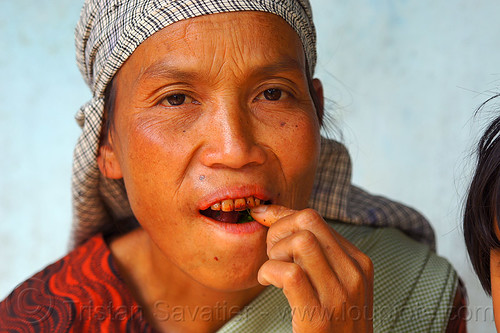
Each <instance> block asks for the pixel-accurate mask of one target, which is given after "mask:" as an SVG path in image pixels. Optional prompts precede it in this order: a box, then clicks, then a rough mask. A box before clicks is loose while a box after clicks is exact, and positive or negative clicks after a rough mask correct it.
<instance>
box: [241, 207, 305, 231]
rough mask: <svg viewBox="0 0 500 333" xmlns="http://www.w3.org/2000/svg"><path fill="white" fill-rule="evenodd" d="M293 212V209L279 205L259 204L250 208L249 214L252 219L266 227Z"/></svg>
mask: <svg viewBox="0 0 500 333" xmlns="http://www.w3.org/2000/svg"><path fill="white" fill-rule="evenodd" d="M293 213H295V210H293V209H290V208H287V207H284V206H280V205H259V206H256V207H254V208H252V209H250V215H252V217H253V218H254V220H255V221H257V222H259V223H260V224H262V225H265V226H266V227H270V226H271V224H273V223H274V222H276V221H278V220H279V219H282V218H284V217H285V216H288V215H292V214H293Z"/></svg>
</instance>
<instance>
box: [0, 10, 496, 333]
mask: <svg viewBox="0 0 500 333" xmlns="http://www.w3.org/2000/svg"><path fill="white" fill-rule="evenodd" d="M312 2H313V7H314V14H315V18H316V25H317V29H318V36H319V55H320V57H319V64H318V71H317V76H318V77H319V78H321V79H322V80H323V82H324V85H325V90H326V95H327V96H328V97H329V98H330V99H331V100H332V101H334V102H335V103H336V104H335V105H333V103H332V111H333V112H332V114H333V117H334V118H335V122H336V126H337V127H338V128H340V129H341V131H342V133H343V141H344V142H345V143H346V144H347V145H348V147H349V149H350V151H351V154H352V158H353V162H354V180H355V182H356V183H357V184H358V185H360V186H362V187H364V188H366V189H368V190H370V191H372V192H375V193H380V194H384V195H386V196H389V197H391V198H394V199H397V200H399V201H402V202H405V203H407V204H409V205H411V206H413V207H415V208H417V209H419V210H420V211H421V212H423V213H424V214H425V215H426V216H427V217H428V218H429V220H430V221H431V222H432V224H433V226H434V229H435V231H436V236H437V240H438V252H439V253H440V254H441V255H443V256H445V257H446V258H448V259H449V260H450V261H451V262H452V263H453V264H454V266H455V267H456V268H457V269H458V271H459V273H460V275H461V276H462V277H463V279H464V280H465V282H466V285H467V288H468V294H469V300H470V311H469V318H470V322H469V329H470V331H472V332H494V325H493V321H492V318H493V314H492V309H491V300H490V299H489V298H487V297H486V296H485V294H484V292H483V291H482V289H481V288H480V286H479V282H478V281H477V279H476V278H475V276H474V274H473V273H472V270H471V267H470V263H469V260H468V259H467V257H466V254H465V247H464V244H463V241H462V236H461V227H460V209H461V201H462V198H463V195H464V192H465V187H466V186H467V183H468V180H469V173H470V167H471V163H470V159H469V158H468V154H469V152H470V151H471V149H472V145H473V142H474V140H475V139H477V136H478V135H479V133H480V128H481V126H482V124H483V123H482V122H481V121H478V120H477V119H473V111H474V109H475V108H476V107H477V106H478V105H479V104H480V103H481V102H482V101H484V100H485V99H486V98H487V97H489V96H490V95H491V94H492V92H494V91H500V87H499V82H500V81H499V79H500V65H499V63H500V60H499V59H500V57H499V55H500V47H499V45H500V44H499V43H498V41H499V37H500V20H498V13H500V2H498V1H493V0H489V1H485V0H476V1H470V0H456V1H444V0H438V1H431V0H401V1H389V0H379V1H375V0H312ZM80 5H81V4H80V3H79V1H75V0H44V1H34V0H31V1H29V0H22V1H20V0H0V73H1V78H2V79H1V80H0V144H1V148H0V153H1V158H0V175H1V176H0V221H1V222H0V263H1V264H0V298H3V297H4V296H6V295H7V293H8V292H9V291H10V290H11V289H12V288H13V287H14V286H15V285H16V284H17V283H19V282H21V281H22V280H23V279H25V278H27V277H28V276H29V275H31V274H33V273H34V272H36V271H37V270H39V269H41V268H42V267H43V266H45V265H46V264H48V263H50V262H52V261H54V260H55V259H56V258H57V257H59V256H62V255H63V254H64V253H65V252H66V250H67V247H66V246H67V240H68V235H69V227H70V220H71V208H70V205H71V204H70V177H71V157H72V149H73V145H74V143H75V140H76V137H77V135H78V127H77V126H76V124H75V122H74V120H73V116H74V114H75V112H76V110H77V109H78V107H79V106H80V105H81V104H82V103H83V102H85V101H86V100H87V99H88V97H89V92H88V91H87V88H86V87H85V86H84V84H83V81H82V79H81V78H80V76H79V73H78V71H77V68H76V65H75V62H74V51H73V28H74V24H75V22H76V20H77V18H78V15H79V10H80ZM479 119H483V120H484V117H483V118H479Z"/></svg>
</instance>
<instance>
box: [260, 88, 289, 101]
mask: <svg viewBox="0 0 500 333" xmlns="http://www.w3.org/2000/svg"><path fill="white" fill-rule="evenodd" d="M286 94H287V93H286V92H285V91H283V90H281V89H278V88H270V89H266V90H264V91H263V92H261V93H260V95H259V96H257V98H256V100H263V99H265V100H268V101H279V100H281V99H283V98H284V97H286Z"/></svg>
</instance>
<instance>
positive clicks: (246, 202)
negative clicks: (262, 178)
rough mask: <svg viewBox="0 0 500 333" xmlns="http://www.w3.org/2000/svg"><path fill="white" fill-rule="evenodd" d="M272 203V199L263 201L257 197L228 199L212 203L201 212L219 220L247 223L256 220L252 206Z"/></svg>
mask: <svg viewBox="0 0 500 333" xmlns="http://www.w3.org/2000/svg"><path fill="white" fill-rule="evenodd" d="M270 203H271V202H270V201H262V200H260V199H258V198H255V197H247V198H238V199H226V200H222V201H220V202H216V203H214V204H212V206H210V207H209V208H207V209H204V210H200V213H201V215H203V216H206V217H208V218H211V219H213V220H215V221H218V222H224V223H246V222H252V221H254V219H253V217H252V216H251V215H250V208H253V207H255V206H259V205H268V204H270Z"/></svg>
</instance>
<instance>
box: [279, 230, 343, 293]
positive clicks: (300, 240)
mask: <svg viewBox="0 0 500 333" xmlns="http://www.w3.org/2000/svg"><path fill="white" fill-rule="evenodd" d="M269 259H271V260H280V261H285V262H294V263H296V264H297V265H299V266H300V267H301V268H302V270H303V271H304V272H305V274H306V276H307V277H308V279H309V281H310V282H311V284H312V287H313V288H314V290H316V292H317V294H319V295H331V294H332V291H334V290H337V289H339V288H338V286H339V278H338V276H337V275H336V274H335V272H334V270H333V269H332V267H331V266H330V263H329V262H328V260H327V259H326V257H325V254H324V253H323V250H322V248H321V246H320V244H319V242H318V240H317V238H316V236H315V235H314V234H313V233H311V232H310V231H308V230H302V231H299V232H296V233H294V234H292V235H290V236H289V237H286V238H284V239H282V240H281V241H279V242H278V243H276V244H275V245H274V246H273V248H272V249H271V250H270V251H269ZM320 299H321V298H320Z"/></svg>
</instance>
